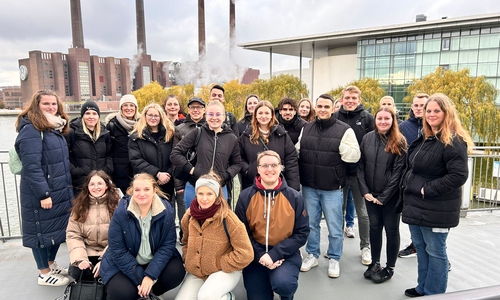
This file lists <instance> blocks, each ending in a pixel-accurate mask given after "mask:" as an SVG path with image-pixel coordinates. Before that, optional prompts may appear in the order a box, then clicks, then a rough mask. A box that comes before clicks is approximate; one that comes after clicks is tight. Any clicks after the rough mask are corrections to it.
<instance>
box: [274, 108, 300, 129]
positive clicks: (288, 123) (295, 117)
mask: <svg viewBox="0 0 500 300" xmlns="http://www.w3.org/2000/svg"><path fill="white" fill-rule="evenodd" d="M276 118H277V119H278V122H279V123H280V124H282V125H283V126H284V127H285V128H288V127H289V126H292V125H294V124H295V123H296V122H297V121H300V120H302V119H300V120H299V113H298V112H297V113H296V114H295V116H293V118H292V119H291V120H290V121H286V120H285V119H283V117H282V116H281V115H280V114H276Z"/></svg>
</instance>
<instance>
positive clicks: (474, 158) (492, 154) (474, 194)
mask: <svg viewBox="0 0 500 300" xmlns="http://www.w3.org/2000/svg"><path fill="white" fill-rule="evenodd" d="M7 156H8V151H5V150H2V151H0V176H1V178H0V179H1V182H2V185H1V187H0V239H2V240H6V239H12V238H20V237H21V235H22V227H21V226H22V222H21V204H20V199H19V176H17V175H13V174H12V173H11V172H10V170H9V166H8V163H7ZM469 169H470V170H471V172H469V174H470V175H469V180H468V181H467V183H466V184H465V185H464V201H463V202H462V209H463V210H464V211H465V212H468V211H481V210H483V211H492V210H499V209H500V147H475V148H474V151H473V153H472V154H471V155H469ZM235 188H236V189H237V188H238V184H235ZM238 194H239V193H238V192H237V191H234V194H233V195H234V197H233V200H232V202H233V205H234V204H235V203H236V200H237V196H238Z"/></svg>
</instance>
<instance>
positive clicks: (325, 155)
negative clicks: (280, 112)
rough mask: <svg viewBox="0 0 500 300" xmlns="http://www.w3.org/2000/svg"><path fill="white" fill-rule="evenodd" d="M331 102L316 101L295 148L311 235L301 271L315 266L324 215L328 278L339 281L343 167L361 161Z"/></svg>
mask: <svg viewBox="0 0 500 300" xmlns="http://www.w3.org/2000/svg"><path fill="white" fill-rule="evenodd" d="M333 102H334V101H333V98H332V97H331V96H330V95H327V94H323V95H321V96H319V98H318V99H317V100H316V108H315V110H316V119H315V120H314V121H311V122H310V123H307V124H306V125H305V126H304V128H302V132H301V134H300V136H299V142H298V143H297V144H296V148H297V151H298V152H299V170H300V183H301V184H302V195H303V197H304V201H305V203H306V208H307V213H308V214H309V228H310V229H311V232H310V234H309V237H308V239H307V246H306V251H307V256H306V257H305V258H304V259H303V260H302V266H301V268H300V270H301V271H303V272H307V271H309V270H310V269H311V268H312V267H316V266H317V265H318V257H319V255H320V246H319V245H320V231H321V229H320V221H321V217H322V216H323V215H324V216H325V220H326V225H327V227H328V251H327V255H328V257H329V267H328V276H329V277H333V278H335V277H339V275H340V264H339V261H340V258H341V256H342V250H343V246H344V244H343V242H344V237H343V234H342V227H343V225H344V217H343V213H342V206H343V204H344V199H343V192H342V187H343V186H344V184H345V178H346V171H347V170H346V163H356V162H357V161H358V160H359V158H360V155H361V153H360V150H359V144H358V141H357V140H356V135H355V134H354V131H353V130H352V129H351V128H350V127H349V125H347V124H346V123H344V122H341V121H339V120H337V118H335V116H334V115H333Z"/></svg>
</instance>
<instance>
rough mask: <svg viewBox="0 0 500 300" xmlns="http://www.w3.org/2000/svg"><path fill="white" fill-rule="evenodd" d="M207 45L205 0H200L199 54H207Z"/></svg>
mask: <svg viewBox="0 0 500 300" xmlns="http://www.w3.org/2000/svg"><path fill="white" fill-rule="evenodd" d="M206 48H207V45H206V39H205V0H198V56H199V59H200V60H201V58H202V57H203V56H205V51H206Z"/></svg>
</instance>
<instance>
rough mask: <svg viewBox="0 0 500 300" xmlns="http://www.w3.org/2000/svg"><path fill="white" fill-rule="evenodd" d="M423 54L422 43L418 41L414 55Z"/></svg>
mask: <svg viewBox="0 0 500 300" xmlns="http://www.w3.org/2000/svg"><path fill="white" fill-rule="evenodd" d="M423 52H424V41H418V42H417V47H416V53H423Z"/></svg>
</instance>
